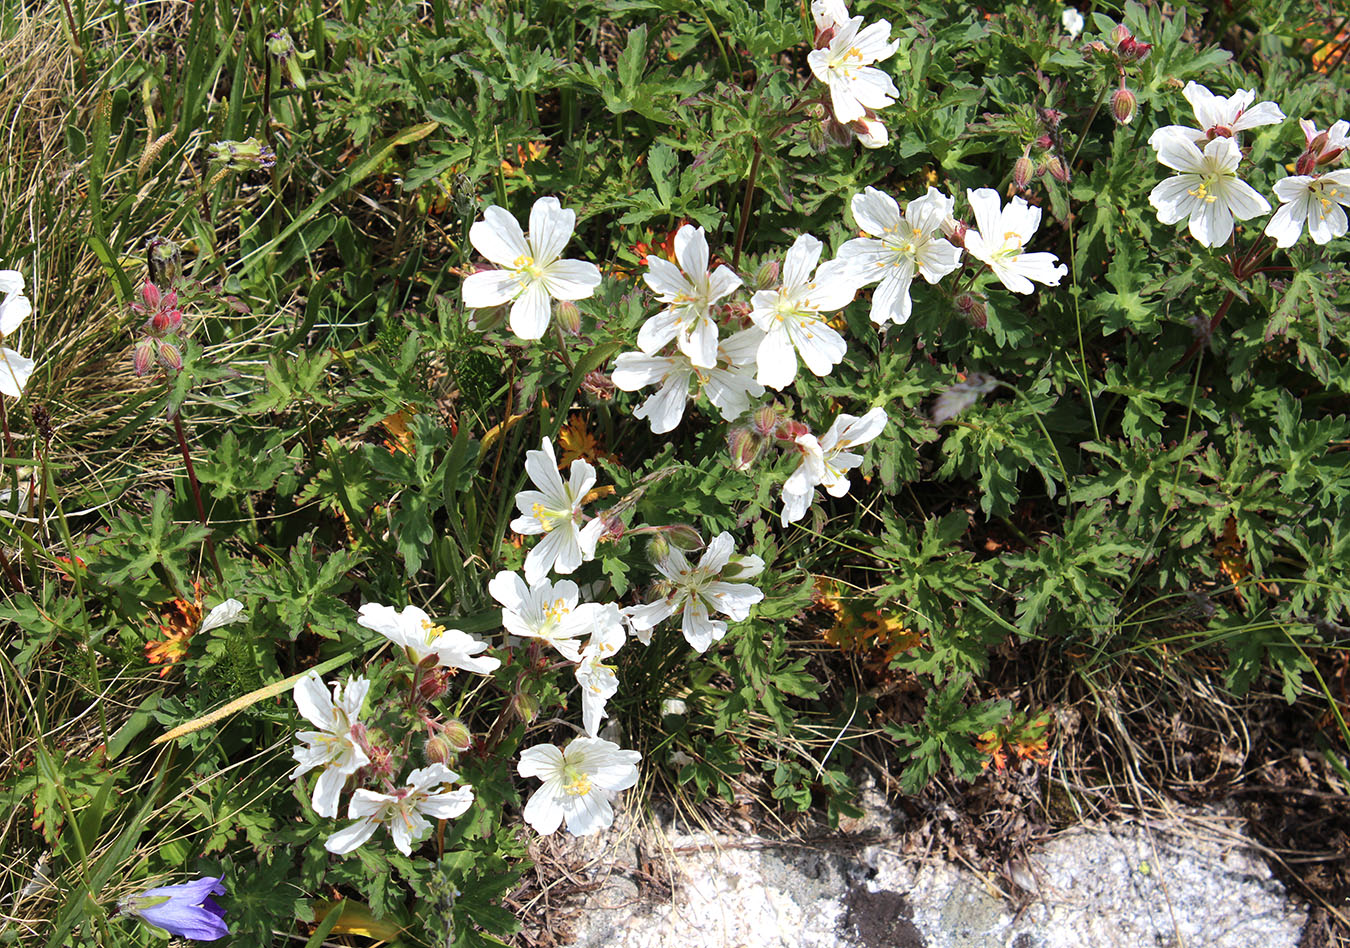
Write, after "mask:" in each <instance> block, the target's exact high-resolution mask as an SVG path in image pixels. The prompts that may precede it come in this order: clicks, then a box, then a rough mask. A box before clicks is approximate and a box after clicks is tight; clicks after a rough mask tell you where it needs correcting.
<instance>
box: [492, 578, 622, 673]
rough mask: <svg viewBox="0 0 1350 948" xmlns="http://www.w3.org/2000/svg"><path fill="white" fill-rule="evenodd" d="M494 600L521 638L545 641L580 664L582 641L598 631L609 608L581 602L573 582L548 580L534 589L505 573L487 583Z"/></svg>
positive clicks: (505, 621) (508, 627)
mask: <svg viewBox="0 0 1350 948" xmlns="http://www.w3.org/2000/svg"><path fill="white" fill-rule="evenodd" d="M488 592H489V593H491V594H492V598H493V599H496V600H497V601H498V602H499V603H501V604H502V625H503V626H505V628H506V631H507V632H509V633H511V634H512V635H518V636H520V637H521V638H529V639H542V640H543V641H545V642H547V643H548V644H549V645H551V646H553V647H554V648H555V649H557V650H558V652H559V653H560V654H561V655H562V657H563V658H565V659H567V660H568V661H569V662H579V661H581V641H580V639H579V636H583V635H586V634H587V633H589V632H591V631H592V630H594V628H595V624H596V622H597V621H598V620H599V618H600V616H601V614H602V613H604V611H605V610H606V609H607V608H608V607H607V606H602V605H600V604H599V603H595V602H581V601H580V599H581V593H580V590H578V588H577V584H576V583H574V582H572V581H571V580H570V579H563V580H559V581H558V582H556V583H552V582H549V581H548V580H547V579H545V580H541V581H539V582H537V583H535V584H534V585H532V586H527V585H526V584H525V581H524V580H523V579H521V578H520V576H519V575H518V574H516V573H512V572H508V571H506V570H503V571H502V572H500V573H498V574H497V575H496V576H494V577H492V580H491V582H489V583H488Z"/></svg>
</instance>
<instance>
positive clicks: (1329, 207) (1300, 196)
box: [1266, 170, 1350, 247]
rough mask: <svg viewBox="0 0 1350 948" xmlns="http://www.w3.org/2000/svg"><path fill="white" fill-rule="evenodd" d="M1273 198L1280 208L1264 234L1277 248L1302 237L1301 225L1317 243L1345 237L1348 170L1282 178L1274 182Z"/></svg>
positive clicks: (1349, 204) (1349, 187) (1349, 192)
mask: <svg viewBox="0 0 1350 948" xmlns="http://www.w3.org/2000/svg"><path fill="white" fill-rule="evenodd" d="M1275 196H1276V197H1277V198H1279V199H1280V209H1279V210H1277V211H1276V212H1275V214H1274V216H1273V217H1271V219H1270V223H1269V224H1267V225H1266V234H1267V235H1268V236H1270V237H1274V238H1275V243H1276V245H1278V246H1280V247H1292V246H1294V244H1295V243H1297V242H1298V239H1299V237H1300V236H1301V235H1302V234H1303V225H1304V224H1307V226H1308V236H1309V237H1311V238H1312V239H1313V243H1316V244H1325V243H1328V242H1329V241H1331V240H1333V239H1334V238H1336V237H1343V236H1345V232H1346V229H1347V220H1346V215H1345V208H1347V207H1350V170H1341V171H1329V172H1327V173H1326V174H1321V175H1307V174H1299V175H1292V176H1290V177H1288V178H1281V179H1280V180H1279V181H1276V182H1275Z"/></svg>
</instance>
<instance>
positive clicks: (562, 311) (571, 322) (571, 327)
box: [558, 300, 581, 336]
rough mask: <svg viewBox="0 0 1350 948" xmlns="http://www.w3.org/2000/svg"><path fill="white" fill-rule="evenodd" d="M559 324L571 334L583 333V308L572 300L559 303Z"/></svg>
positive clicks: (564, 330)
mask: <svg viewBox="0 0 1350 948" xmlns="http://www.w3.org/2000/svg"><path fill="white" fill-rule="evenodd" d="M558 325H559V326H560V327H561V328H562V331H563V332H565V333H567V334H568V335H569V336H579V335H581V309H580V307H578V306H577V304H576V303H573V302H572V301H571V300H562V301H561V302H560V303H558Z"/></svg>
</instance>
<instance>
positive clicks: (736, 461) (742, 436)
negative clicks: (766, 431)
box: [727, 428, 764, 471]
mask: <svg viewBox="0 0 1350 948" xmlns="http://www.w3.org/2000/svg"><path fill="white" fill-rule="evenodd" d="M763 449H764V436H763V435H761V434H760V433H759V432H757V431H755V430H754V429H752V428H732V429H731V431H729V432H728V433H727V450H728V451H730V452H731V467H732V469H733V470H737V471H748V470H750V468H751V467H752V466H753V465H754V463H755V461H756V460H758V458H759V455H760V452H761V451H763Z"/></svg>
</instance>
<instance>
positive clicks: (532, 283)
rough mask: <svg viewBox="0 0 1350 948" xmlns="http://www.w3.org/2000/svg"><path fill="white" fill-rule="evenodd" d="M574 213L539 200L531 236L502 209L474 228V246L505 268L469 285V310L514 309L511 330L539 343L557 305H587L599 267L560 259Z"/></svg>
mask: <svg viewBox="0 0 1350 948" xmlns="http://www.w3.org/2000/svg"><path fill="white" fill-rule="evenodd" d="M576 220H577V215H576V212H575V211H572V210H567V209H565V208H563V206H562V205H561V204H560V203H559V202H558V199H557V198H555V197H545V198H540V199H539V200H537V201H535V202H534V207H533V208H531V209H530V233H529V236H528V237H527V236H526V235H525V234H523V233H522V232H521V230H520V224H519V223H517V222H516V219H515V218H514V217H512V216H511V214H510V212H509V211H506V210H503V209H502V208H500V207H497V206H495V205H494V206H491V207H488V208H487V209H486V210H485V211H483V219H482V220H481V221H478V222H476V223H475V224H474V225H473V226H472V227H470V228H469V242H470V243H472V244H473V246H474V248H475V249H476V250H477V251H478V252H479V253H481V254H482V255H483V256H485V257H487V258H488V259H489V260H491V261H492V262H493V263H495V264H497V265H498V266H499V267H501V268H502V269H500V270H484V271H482V272H480V273H474V274H471V275H470V276H468V277H467V278H466V279H465V280H464V305H466V306H469V307H472V308H474V309H481V308H483V307H488V306H501V305H502V304H504V303H510V304H511V331H512V332H514V333H515V334H516V335H517V336H519V337H520V338H522V339H539V338H540V337H542V336H543V335H544V330H546V329H547V328H548V321H549V316H550V315H551V313H552V306H553V304H552V303H551V302H549V301H550V299H555V300H584V299H586V298H588V297H589V296H591V295H592V294H593V293H594V292H595V288H596V287H597V286H599V285H600V268H599V267H597V266H596V265H595V264H593V263H587V262H585V261H584V260H560V259H558V258H559V257H561V256H562V251H563V248H564V247H565V246H567V242H568V241H569V240H570V239H571V238H572V230H573V228H574V227H575V226H576Z"/></svg>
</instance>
